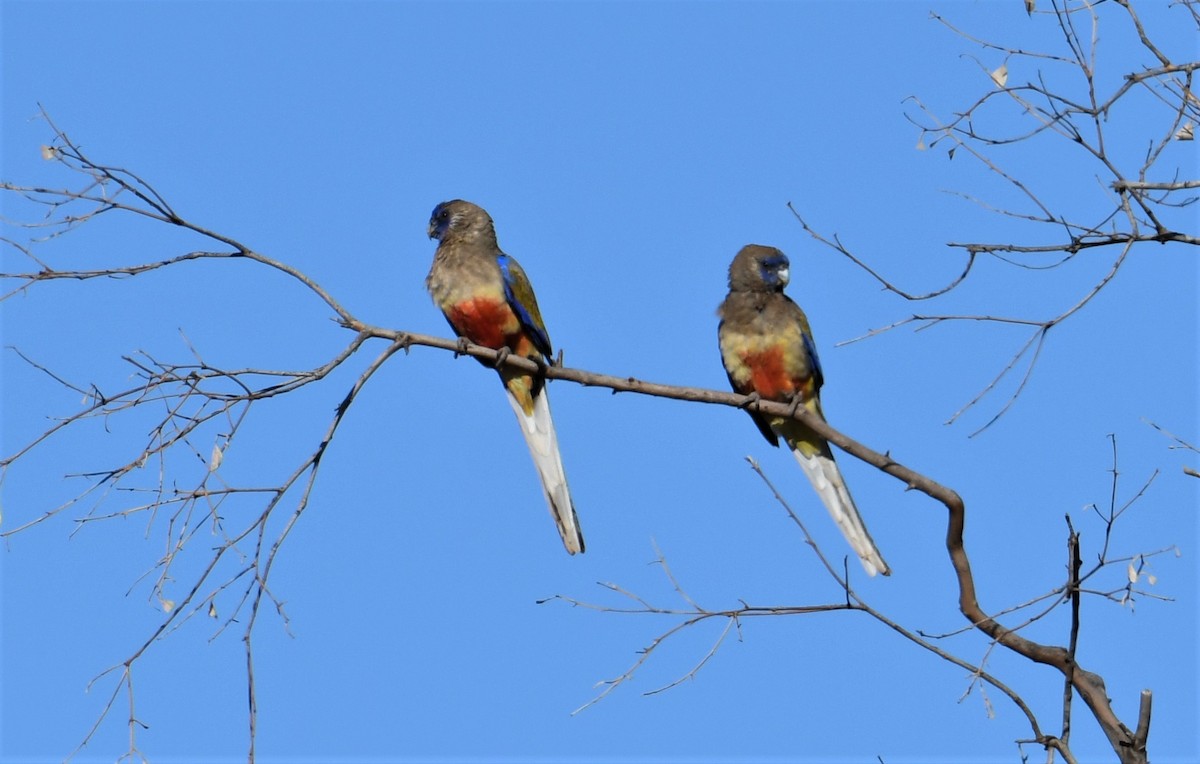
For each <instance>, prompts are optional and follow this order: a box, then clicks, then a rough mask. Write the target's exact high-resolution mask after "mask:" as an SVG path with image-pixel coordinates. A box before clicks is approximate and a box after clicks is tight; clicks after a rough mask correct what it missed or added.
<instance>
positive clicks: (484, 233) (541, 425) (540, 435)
mask: <svg viewBox="0 0 1200 764" xmlns="http://www.w3.org/2000/svg"><path fill="white" fill-rule="evenodd" d="M429 238H431V239H437V240H438V241H439V242H440V243H439V244H438V248H437V252H436V253H435V254H434V257H433V267H432V268H431V269H430V270H429V276H428V277H426V279H425V285H426V287H428V288H429V293H430V294H431V295H432V296H433V301H434V302H435V303H436V304H437V306H438V307H439V308H441V310H442V313H443V314H445V316H446V320H447V321H449V322H450V326H451V327H452V328H453V329H454V331H455V333H457V334H458V336H460V337H463V338H465V339H467V340H470V341H471V342H473V343H475V344H476V345H483V346H484V347H489V348H492V349H493V350H498V351H500V352H501V359H500V362H499V363H497V365H496V370H497V371H498V372H499V373H500V379H501V380H502V381H503V382H504V389H505V391H506V392H507V393H508V401H509V403H510V404H512V408H513V411H514V412H516V415H517V419H518V420H519V421H520V423H521V434H523V435H524V436H525V442H526V443H527V444H528V445H529V453H530V454H532V456H533V463H534V466H535V467H537V471H538V476H539V477H541V480H542V489H543V491H544V492H545V495H546V501H547V503H548V504H549V505H550V514H551V515H553V516H554V523H555V524H556V525H557V526H558V532H559V534H560V535H561V536H562V540H563V545H564V546H566V548H567V552H568V553H570V554H575V553H576V552H582V551H583V549H584V545H583V534H582V533H581V532H580V530H579V517H578V515H576V513H575V505H574V503H573V502H572V501H571V493H570V491H569V490H568V489H567V476H566V474H565V473H564V472H563V465H562V457H561V456H560V455H559V452H558V436H557V435H556V434H555V432H554V421H553V420H552V419H551V418H550V401H549V400H548V399H547V397H546V387H545V382H546V381H545V379H544V378H543V377H541V376H538V375H534V374H530V373H529V372H525V371H521V370H518V369H514V368H513V367H511V366H507V365H505V364H503V362H502V361H503V358H504V356H506V355H508V353H515V354H516V355H518V356H521V357H522V358H528V359H530V360H532V361H537V362H539V363H546V362H548V361H549V359H550V357H551V355H552V351H551V347H550V336H549V335H548V334H547V333H546V326H545V324H543V323H542V314H541V312H540V311H539V310H538V305H537V300H536V299H535V298H534V296H533V287H531V286H530V285H529V278H528V277H526V275H525V271H524V270H522V268H521V266H520V265H518V264H517V261H516V260H514V259H513V258H511V257H509V256H508V255H506V254H504V253H503V252H502V251H500V246H499V244H497V243H496V229H495V226H494V225H493V223H492V218H491V216H489V215H488V214H487V212H485V211H484V210H483V208H482V207H479V206H477V205H475V204H472V203H471V202H465V201H462V200H461V199H455V200H453V201H449V202H442V203H441V204H439V205H438V206H437V207H435V208H434V210H433V215H432V216H431V217H430V219H429Z"/></svg>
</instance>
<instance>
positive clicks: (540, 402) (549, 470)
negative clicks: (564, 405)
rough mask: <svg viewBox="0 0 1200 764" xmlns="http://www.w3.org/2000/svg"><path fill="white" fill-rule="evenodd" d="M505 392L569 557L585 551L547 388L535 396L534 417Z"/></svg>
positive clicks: (510, 394)
mask: <svg viewBox="0 0 1200 764" xmlns="http://www.w3.org/2000/svg"><path fill="white" fill-rule="evenodd" d="M505 393H506V394H507V396H508V402H509V404H511V405H512V408H513V411H514V412H516V415H517V420H518V421H519V422H520V423H521V433H522V434H524V435H525V442H526V443H527V444H528V445H529V453H530V455H532V456H533V464H534V466H535V467H537V471H538V476H539V477H540V478H541V479H542V491H543V492H544V493H545V494H546V503H547V504H549V505H550V514H551V515H552V516H553V517H554V524H555V525H557V526H558V533H559V535H560V536H562V540H563V546H565V547H566V548H567V552H568V553H569V554H575V553H576V552H582V551H583V548H584V547H583V533H582V532H581V531H580V530H579V516H578V515H577V514H576V513H575V503H574V502H573V501H571V492H570V491H569V490H568V489H567V475H566V473H565V472H564V471H563V465H562V456H560V455H559V453H558V435H557V434H556V433H555V432H554V420H553V419H551V418H550V400H549V398H547V396H546V389H545V388H544V387H543V388H542V390H541V392H540V394H539V395H537V396H535V397H534V399H533V414H532V415H529V414H526V413H525V410H524V409H523V408H522V407H521V404H520V403H519V402H518V401H517V399H516V398H515V397H513V395H512V393H509V392H508V391H507V390H505Z"/></svg>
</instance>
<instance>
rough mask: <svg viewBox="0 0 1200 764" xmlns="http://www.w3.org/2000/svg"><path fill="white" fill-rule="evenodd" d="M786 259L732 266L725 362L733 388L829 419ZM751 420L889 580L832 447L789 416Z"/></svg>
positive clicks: (869, 566)
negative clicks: (784, 451)
mask: <svg viewBox="0 0 1200 764" xmlns="http://www.w3.org/2000/svg"><path fill="white" fill-rule="evenodd" d="M788 267H789V266H788V258H787V255H785V254H783V253H782V252H780V251H779V250H778V249H775V248H774V247H764V246H760V245H757V244H750V245H747V246H745V247H742V249H741V251H740V252H738V254H737V256H736V257H735V258H734V259H733V262H732V263H731V264H730V266H729V294H728V295H727V296H726V297H725V301H724V302H722V303H721V307H720V308H719V309H718V310H717V314H718V315H719V316H720V317H721V324H720V326H719V327H718V329H717V339H718V342H719V344H720V348H721V360H722V362H723V363H724V364H725V371H726V373H727V374H729V382H730V384H732V385H733V389H734V390H736V391H737V392H739V393H741V394H743V395H751V394H754V393H757V394H758V396H759V397H761V398H762V399H764V400H770V401H784V402H786V401H791V400H796V401H797V402H798V403H799V404H800V405H803V406H804V408H805V409H806V410H807V411H808V412H809V413H811V414H813V415H815V416H818V417H821V418H822V419H824V414H823V413H822V412H821V399H820V396H819V392H820V389H821V385H822V383H823V382H824V378H823V376H822V374H821V362H820V361H819V360H818V359H817V347H816V345H815V344H814V342H813V338H812V332H811V331H810V330H809V328H808V318H807V317H806V316H805V315H804V311H802V310H801V309H800V306H799V305H797V304H796V303H794V302H792V300H791V298H790V297H788V296H787V295H785V294H784V293H783V288H784V287H785V286H787V283H788V276H789V273H788ZM750 418H751V419H753V420H754V423H755V424H756V425H758V429H759V430H761V431H762V434H763V436H764V437H766V439H767V440H768V441H769V442H770V443H771V445H773V446H778V445H779V439H780V438H781V437H782V438H783V440H784V441H785V442H786V443H787V445H788V447H789V448H790V449H792V453H793V454H795V456H796V461H798V462H799V463H800V466H801V467H803V468H804V473H805V474H806V475H807V476H808V479H809V481H810V482H812V485H813V488H815V489H816V491H817V495H818V496H820V497H821V501H822V503H824V504H825V507H826V508H827V509H828V510H829V514H830V515H832V516H833V519H834V522H836V523H837V526H838V528H840V529H841V531H842V535H844V536H845V537H846V540H847V541H848V542H850V546H851V547H852V548H853V549H854V552H855V554H857V555H858V558H859V560H861V561H862V565H863V568H865V569H866V571H867V573H869V574H870V575H872V576H873V575H875V574H876V573H882V574H883V575H885V576H886V575H889V574H890V573H891V570H890V569H889V568H888V565H887V563H886V562H884V561H883V557H882V556H881V555H880V554H879V549H878V548H876V546H875V542H874V541H872V540H871V534H869V533H868V532H867V528H866V526H865V525H863V521H862V516H861V515H859V513H858V508H857V507H855V505H854V500H853V499H852V498H850V491H849V490H848V489H847V488H846V481H845V480H844V479H842V473H841V471H840V470H839V469H838V466H837V462H835V461H834V460H833V452H832V451H831V450H830V449H829V443H828V442H827V441H826V440H825V439H824V438H822V437H820V436H819V435H817V434H816V433H815V432H813V431H812V430H811V429H810V428H809V427H807V426H806V425H804V424H802V423H800V422H798V421H796V420H795V419H788V418H786V417H766V416H763V415H761V414H757V413H755V412H750Z"/></svg>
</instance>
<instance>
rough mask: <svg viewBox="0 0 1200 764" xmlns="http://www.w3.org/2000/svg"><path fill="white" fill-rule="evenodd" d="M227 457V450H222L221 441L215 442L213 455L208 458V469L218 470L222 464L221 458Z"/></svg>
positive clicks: (210, 470) (211, 470)
mask: <svg viewBox="0 0 1200 764" xmlns="http://www.w3.org/2000/svg"><path fill="white" fill-rule="evenodd" d="M224 458H225V452H224V451H222V450H221V446H220V444H219V443H214V444H213V450H212V456H210V457H209V459H208V471H209V472H216V471H217V470H218V469H219V468H220V466H221V460H222V459H224Z"/></svg>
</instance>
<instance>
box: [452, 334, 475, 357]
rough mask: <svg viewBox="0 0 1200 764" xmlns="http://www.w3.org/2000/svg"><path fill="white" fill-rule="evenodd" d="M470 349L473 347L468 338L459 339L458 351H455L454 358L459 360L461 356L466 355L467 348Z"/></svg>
mask: <svg viewBox="0 0 1200 764" xmlns="http://www.w3.org/2000/svg"><path fill="white" fill-rule="evenodd" d="M469 347H471V341H470V340H469V339H467V338H466V337H459V338H458V349H457V350H455V351H454V357H455V358H458V357H459V356H460V355H466V354H467V348H469Z"/></svg>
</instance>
